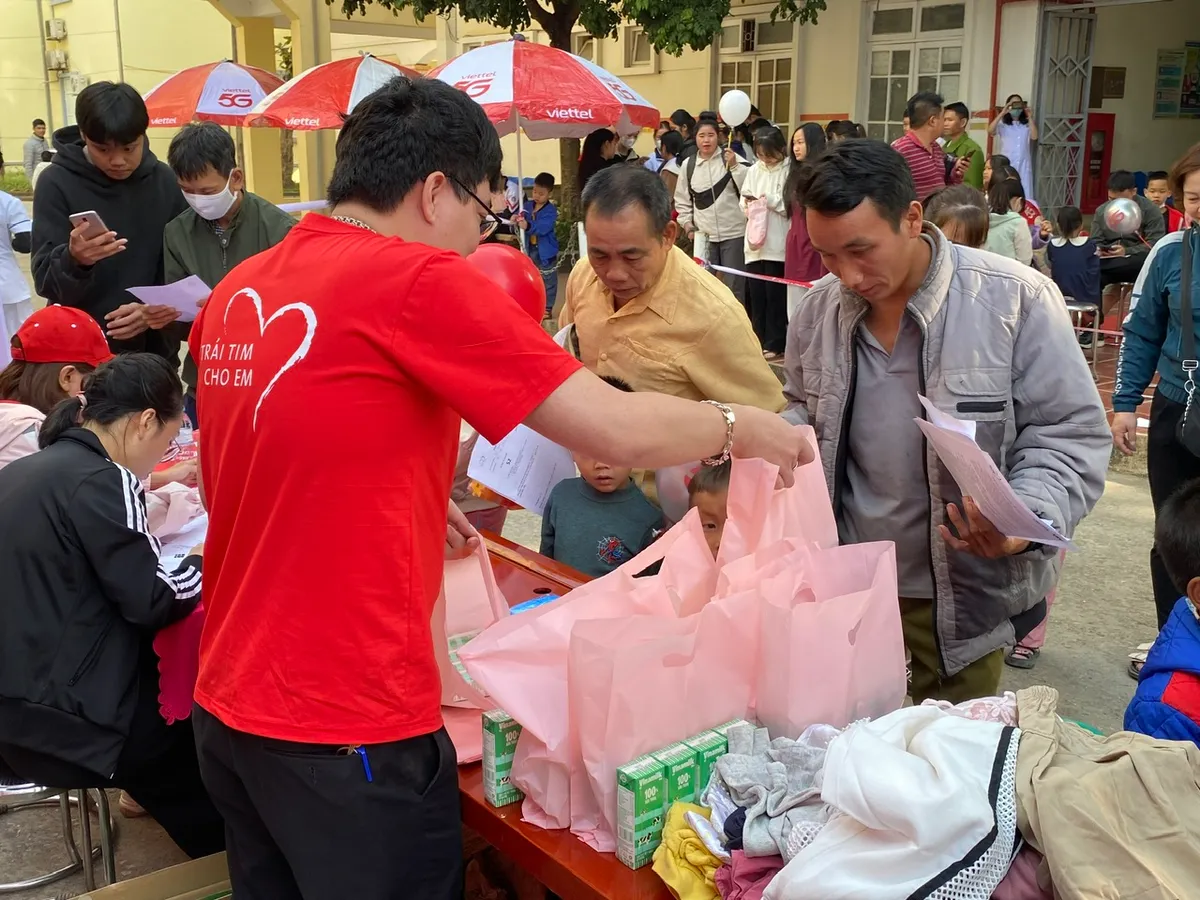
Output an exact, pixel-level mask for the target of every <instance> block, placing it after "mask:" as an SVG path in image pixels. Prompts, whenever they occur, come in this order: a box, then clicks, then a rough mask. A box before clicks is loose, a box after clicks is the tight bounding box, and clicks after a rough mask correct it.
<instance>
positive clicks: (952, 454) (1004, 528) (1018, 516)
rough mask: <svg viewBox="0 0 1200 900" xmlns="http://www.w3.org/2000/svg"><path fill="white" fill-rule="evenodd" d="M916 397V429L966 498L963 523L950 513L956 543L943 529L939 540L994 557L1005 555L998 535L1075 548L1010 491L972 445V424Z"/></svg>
mask: <svg viewBox="0 0 1200 900" xmlns="http://www.w3.org/2000/svg"><path fill="white" fill-rule="evenodd" d="M920 399H921V405H922V406H924V407H925V410H926V414H927V415H928V416H929V420H928V421H926V420H924V419H915V420H914V421H915V422H916V423H917V427H918V428H920V429H921V431H922V433H924V435H925V438H926V439H927V440H928V441H929V444H930V446H932V447H933V449H934V452H935V453H937V455H938V459H940V460H941V461H942V465H944V466H945V467H946V469H947V470H948V471H949V472H950V475H951V476H952V477H953V478H954V480H955V482H956V483H957V484H958V489H959V490H960V491H961V492H962V494H963V497H964V498H968V497H969V498H970V500H969V501H968V502H965V503H964V504H963V505H964V507H967V519H966V521H965V522H964V521H963V518H962V516H961V515H960V514H959V511H958V510H957V509H954V512H953V513H952V514H951V515H950V521H951V522H952V523H953V524H954V526H955V528H956V529H957V530H958V539H957V541H958V542H957V543H956V542H955V541H953V540H951V539H950V538H949V537H947V535H948V534H949V531H948V529H943V533H942V536H943V537H947V540H950V541H951V546H952V547H955V549H963V548H961V547H959V546H958V544H960V543H966V544H968V545H969V547H970V552H972V553H978V555H981V556H987V557H988V558H990V559H994V558H996V557H998V556H1003V555H1006V554H1005V553H1003V552H1001V546H1000V545H999V544H998V542H997V540H996V538H997V536H999V537H1003V538H1004V539H1006V540H1013V541H1018V542H1019V541H1029V542H1032V543H1037V544H1045V545H1046V546H1048V547H1066V548H1068V549H1071V550H1074V549H1075V546H1074V545H1073V544H1072V543H1071V541H1070V539H1068V538H1067V537H1066V536H1065V535H1063V534H1061V533H1060V532H1059V531H1058V530H1057V529H1056V528H1055V527H1054V526H1053V524H1051V523H1050V522H1047V521H1045V520H1044V519H1041V518H1039V517H1038V516H1037V514H1035V513H1034V512H1033V510H1031V509H1030V508H1029V507H1028V506H1026V505H1025V502H1024V501H1023V500H1022V499H1021V498H1020V497H1018V496H1017V494H1016V492H1015V491H1013V489H1012V486H1011V485H1010V484H1009V483H1008V480H1007V479H1006V478H1005V477H1004V475H1003V474H1002V473H1001V472H1000V470H999V469H998V468H997V467H996V463H995V461H994V460H993V459H992V458H991V457H990V456H988V454H987V453H985V452H984V451H983V450H982V449H981V448H980V447H979V445H978V444H976V443H975V439H974V435H975V423H974V422H963V421H960V420H958V419H955V418H954V417H953V416H950V415H947V414H946V413H944V412H942V411H941V410H939V409H937V408H935V407H934V406H933V404H932V403H930V402H929V401H928V400H927V399H926V398H924V397H921V398H920ZM968 504H969V505H968ZM972 506H973V507H974V508H975V513H976V516H975V522H974V523H972V521H971V514H970V507H972ZM948 512H949V510H948ZM956 519H957V520H956ZM964 529H965V530H964ZM1007 546H1008V547H1009V552H1016V553H1019V552H1020V551H1021V550H1023V549H1025V548H1024V547H1021V548H1020V549H1018V550H1014V549H1012V548H1013V547H1016V546H1017V544H1008V545H1007ZM993 553H994V554H995V555H992V554H993Z"/></svg>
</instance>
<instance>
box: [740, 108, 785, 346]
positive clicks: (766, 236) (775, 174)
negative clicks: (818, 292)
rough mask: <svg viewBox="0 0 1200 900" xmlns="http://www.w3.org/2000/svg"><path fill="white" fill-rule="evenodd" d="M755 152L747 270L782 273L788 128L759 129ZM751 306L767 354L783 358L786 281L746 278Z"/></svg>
mask: <svg viewBox="0 0 1200 900" xmlns="http://www.w3.org/2000/svg"><path fill="white" fill-rule="evenodd" d="M754 153H755V156H757V157H758V161H757V162H756V163H755V164H754V165H753V166H751V167H750V171H749V172H748V173H747V174H746V180H745V182H744V183H743V184H742V208H743V209H744V210H745V211H746V216H747V226H746V243H745V253H746V270H747V271H748V272H750V273H751V274H752V275H770V276H773V277H775V278H782V277H783V266H784V260H785V258H786V255H787V235H788V227H789V224H790V223H789V222H788V218H787V200H786V198H785V197H784V185H785V184H786V183H787V177H788V171H789V169H790V165H791V163H790V161H789V159H788V152H787V140H786V138H784V136H783V132H781V131H780V130H779V129H778V128H776V127H774V126H770V127H767V128H760V129H759V130H758V131H756V132H755V133H754ZM746 305H747V306H748V307H749V309H750V322H751V324H753V325H754V333H755V334H757V335H758V339H759V341H761V342H762V346H763V354H764V355H765V356H766V357H767V359H770V360H776V359H781V358H782V357H783V351H784V346H785V344H786V343H787V325H788V319H787V285H785V284H780V283H778V282H772V281H762V280H759V279H756V278H750V279H747V284H746Z"/></svg>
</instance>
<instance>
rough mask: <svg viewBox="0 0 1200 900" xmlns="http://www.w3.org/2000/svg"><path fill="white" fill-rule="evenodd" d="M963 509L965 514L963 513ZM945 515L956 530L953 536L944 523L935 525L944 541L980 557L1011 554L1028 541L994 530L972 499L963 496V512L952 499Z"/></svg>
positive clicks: (994, 527)
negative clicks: (955, 534)
mask: <svg viewBox="0 0 1200 900" xmlns="http://www.w3.org/2000/svg"><path fill="white" fill-rule="evenodd" d="M964 513H965V516H964ZM946 515H947V516H949V517H950V522H951V523H952V524H953V525H954V528H955V530H956V531H957V532H958V537H955V536H954V534H953V533H952V532H951V531H950V529H949V528H948V527H947V526H945V525H939V526H938V530H939V531H940V532H941V533H942V537H943V538H944V539H945V541H946V543H947V544H949V545H950V546H951V547H953V548H954V549H955V550H960V551H962V552H963V553H973V554H975V555H976V556H982V557H983V558H984V559H999V558H1000V557H1002V556H1014V555H1015V554H1017V553H1023V552H1024V551H1025V550H1028V549H1029V541H1026V540H1023V539H1021V538H1010V537H1005V536H1004V535H1003V534H1001V533H1000V532H999V531H997V530H996V526H995V525H993V524H992V523H991V522H989V521H988V520H987V519H986V518H984V515H983V513H981V512H980V511H979V507H978V506H976V505H975V501H974V500H972V499H971V498H970V497H963V512H962V513H960V512H959V511H958V507H957V506H955V505H954V504H953V503H948V504H946Z"/></svg>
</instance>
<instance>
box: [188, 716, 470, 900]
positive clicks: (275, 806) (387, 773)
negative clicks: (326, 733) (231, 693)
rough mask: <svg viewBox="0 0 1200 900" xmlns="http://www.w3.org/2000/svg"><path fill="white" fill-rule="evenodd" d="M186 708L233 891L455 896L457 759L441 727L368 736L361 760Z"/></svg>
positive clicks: (324, 896) (368, 899) (459, 876)
mask: <svg viewBox="0 0 1200 900" xmlns="http://www.w3.org/2000/svg"><path fill="white" fill-rule="evenodd" d="M193 718H194V719H195V721H196V742H197V745H198V747H199V751H200V771H201V773H202V774H203V776H204V783H205V785H207V786H208V790H209V792H210V793H211V794H212V797H213V800H214V802H215V803H216V804H217V808H218V809H219V810H220V811H221V813H222V814H223V815H224V816H225V826H226V834H227V844H228V847H229V849H228V855H229V873H230V878H231V881H232V884H233V892H234V896H236V897H238V898H239V900H344V898H347V897H353V898H355V900H393V898H395V900H401V898H404V900H410V898H418V897H419V898H421V900H461V897H462V893H463V859H462V819H461V813H460V809H459V799H458V760H457V756H456V754H455V751H454V745H453V744H452V743H451V742H450V738H449V736H448V735H447V734H446V730H445V729H444V728H443V729H441V730H439V731H437V732H435V733H433V734H427V735H422V736H420V737H415V738H410V739H408V740H404V741H397V742H395V743H391V744H371V745H368V746H366V747H365V748H363V749H365V752H366V760H365V761H364V759H363V757H362V756H361V755H359V753H357V752H353V751H350V749H349V748H345V747H336V746H330V745H325V744H295V743H290V742H287V741H276V740H269V739H267V738H261V737H256V736H255V735H251V734H246V733H244V732H241V731H235V730H234V729H232V728H229V727H228V726H227V725H225V724H223V723H222V722H221V721H219V720H218V719H217V718H216V717H215V716H213V715H211V714H209V713H208V712H206V711H205V710H203V709H201V708H200V707H199V706H197V707H196V708H195V712H194V713H193ZM368 767H369V771H370V780H368V776H367V772H368Z"/></svg>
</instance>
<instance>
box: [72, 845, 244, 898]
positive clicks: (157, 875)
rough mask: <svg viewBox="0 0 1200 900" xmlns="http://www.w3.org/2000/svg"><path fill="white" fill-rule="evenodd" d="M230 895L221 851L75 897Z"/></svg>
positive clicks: (227, 872)
mask: <svg viewBox="0 0 1200 900" xmlns="http://www.w3.org/2000/svg"><path fill="white" fill-rule="evenodd" d="M226 897H233V890H232V889H231V888H230V887H229V867H228V865H227V864H226V862H225V854H224V853H217V854H214V855H213V856H206V857H204V858H203V859H193V860H191V861H190V862H185V863H181V864H180V865H178V866H171V867H170V868H169V869H160V870H159V871H157V872H151V873H150V874H149V875H143V876H142V877H140V878H131V879H130V880H129V881H118V882H117V883H116V884H113V885H109V886H108V887H105V888H100V889H99V890H96V891H92V892H91V893H89V894H83V895H82V896H81V897H80V898H79V900H224V898H226Z"/></svg>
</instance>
